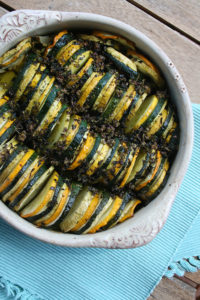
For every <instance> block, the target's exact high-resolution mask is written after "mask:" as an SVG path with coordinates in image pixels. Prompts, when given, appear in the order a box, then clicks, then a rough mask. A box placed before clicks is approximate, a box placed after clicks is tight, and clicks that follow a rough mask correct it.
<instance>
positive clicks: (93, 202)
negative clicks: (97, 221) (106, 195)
mask: <svg viewBox="0 0 200 300" xmlns="http://www.w3.org/2000/svg"><path fill="white" fill-rule="evenodd" d="M100 200H101V193H100V192H97V193H96V194H94V195H93V197H92V199H91V201H90V204H89V205H88V208H87V209H86V210H85V212H84V214H83V216H82V217H81V218H80V219H79V221H78V222H77V223H76V225H75V226H74V227H73V228H72V229H71V232H74V231H78V230H79V229H81V228H83V227H84V225H85V224H86V223H87V222H88V220H90V218H91V217H92V216H93V214H94V212H95V210H96V208H97V206H98V205H99V202H100Z"/></svg>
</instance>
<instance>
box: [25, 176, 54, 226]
mask: <svg viewBox="0 0 200 300" xmlns="http://www.w3.org/2000/svg"><path fill="white" fill-rule="evenodd" d="M58 180H59V175H58V173H57V172H56V171H54V172H53V174H52V175H51V177H50V179H49V180H48V181H47V183H46V185H45V186H44V187H43V189H42V190H41V191H40V193H39V194H38V195H37V196H36V197H35V198H34V199H33V200H32V201H31V202H30V203H29V204H28V205H27V206H26V207H25V208H24V209H23V210H22V211H21V212H20V216H21V217H22V218H25V219H28V220H30V221H35V220H36V219H37V217H38V216H41V213H43V212H44V211H46V209H47V207H49V206H50V207H51V205H50V204H51V202H52V199H53V196H54V194H55V192H57V187H60V186H59V185H58Z"/></svg>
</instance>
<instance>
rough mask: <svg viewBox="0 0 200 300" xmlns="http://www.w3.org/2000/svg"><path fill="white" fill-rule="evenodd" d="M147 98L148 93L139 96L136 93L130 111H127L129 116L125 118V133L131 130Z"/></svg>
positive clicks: (126, 115)
mask: <svg viewBox="0 0 200 300" xmlns="http://www.w3.org/2000/svg"><path fill="white" fill-rule="evenodd" d="M146 97H147V93H146V92H145V93H143V94H142V95H139V94H138V93H136V95H135V97H134V99H133V101H132V103H131V105H130V108H129V110H128V111H127V114H125V116H124V118H123V119H124V123H125V132H126V133H128V132H129V131H128V130H130V128H131V122H132V120H133V119H134V117H135V116H136V114H137V112H138V110H139V108H140V107H141V106H142V104H143V102H144V101H145V99H146Z"/></svg>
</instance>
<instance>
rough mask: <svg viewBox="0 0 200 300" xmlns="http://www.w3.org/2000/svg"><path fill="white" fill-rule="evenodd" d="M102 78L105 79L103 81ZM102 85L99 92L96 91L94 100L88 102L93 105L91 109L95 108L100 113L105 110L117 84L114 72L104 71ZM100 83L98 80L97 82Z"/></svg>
mask: <svg viewBox="0 0 200 300" xmlns="http://www.w3.org/2000/svg"><path fill="white" fill-rule="evenodd" d="M103 79H104V80H105V81H103ZM103 79H102V81H103V84H102V87H101V89H100V92H99V93H98V95H97V97H96V100H95V102H92V104H91V103H89V104H90V106H91V105H93V110H97V111H99V112H100V113H101V112H102V111H104V110H105V108H106V106H107V104H108V102H109V100H110V98H111V96H112V94H113V93H114V91H115V88H116V85H117V77H116V74H110V73H106V74H105V76H104V77H103ZM99 84H100V82H99Z"/></svg>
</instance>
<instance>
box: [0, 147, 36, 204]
mask: <svg viewBox="0 0 200 300" xmlns="http://www.w3.org/2000/svg"><path fill="white" fill-rule="evenodd" d="M36 157H37V154H36V153H35V151H33V150H28V151H27V152H26V153H25V154H24V156H23V157H22V158H21V160H20V161H19V162H18V165H17V166H16V167H15V168H14V169H13V170H12V171H11V172H10V174H9V175H8V177H7V178H6V179H5V180H4V182H2V184H1V187H0V195H1V198H3V196H4V195H5V194H7V193H8V192H9V191H10V190H11V189H12V188H13V187H14V186H15V184H16V183H17V181H18V180H19V179H20V178H21V177H22V176H23V174H24V172H25V171H26V170H27V168H29V166H30V165H31V164H32V163H33V161H34V160H35V159H36Z"/></svg>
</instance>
